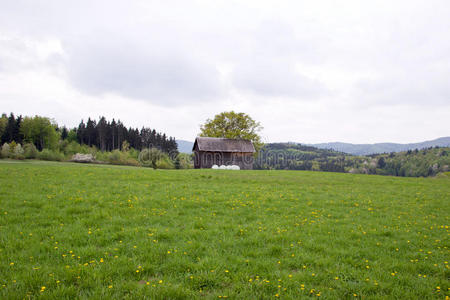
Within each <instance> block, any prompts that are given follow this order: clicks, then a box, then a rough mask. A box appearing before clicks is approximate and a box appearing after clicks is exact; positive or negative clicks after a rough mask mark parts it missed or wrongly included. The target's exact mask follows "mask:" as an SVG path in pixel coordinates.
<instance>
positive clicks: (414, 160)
mask: <svg viewBox="0 0 450 300" xmlns="http://www.w3.org/2000/svg"><path fill="white" fill-rule="evenodd" d="M449 153H450V148H448V147H447V148H439V147H435V148H427V149H422V150H417V149H416V150H409V151H405V152H399V153H394V152H392V153H390V154H376V155H371V156H354V155H349V154H345V153H342V152H337V151H333V150H326V149H318V148H315V147H312V146H304V145H300V144H294V143H277V144H266V145H265V147H264V148H263V150H262V151H261V153H260V155H259V157H258V158H257V159H256V160H255V164H254V167H255V169H275V170H312V171H326V172H350V173H362V174H379V175H394V176H408V177H420V176H424V177H426V176H434V175H436V174H438V173H441V172H448V171H450V156H449Z"/></svg>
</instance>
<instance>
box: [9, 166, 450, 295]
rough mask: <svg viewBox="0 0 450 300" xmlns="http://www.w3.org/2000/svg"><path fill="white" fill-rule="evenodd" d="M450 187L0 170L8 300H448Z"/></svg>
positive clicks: (437, 182) (291, 175) (361, 180)
mask: <svg viewBox="0 0 450 300" xmlns="http://www.w3.org/2000/svg"><path fill="white" fill-rule="evenodd" d="M449 216H450V176H442V177H441V178H400V177H386V176H371V175H353V174H341V173H323V172H304V171H226V170H152V169H147V168H134V167H119V166H105V165H83V164H73V163H52V162H39V161H25V162H18V161H15V162H14V161H0V299H24V298H25V299H28V298H42V299H74V298H81V299H83V298H92V299H110V298H111V299H112V298H115V299H136V298H137V299H142V298H148V299H221V298H229V299H269V298H277V297H279V298H282V299H299V298H308V297H314V298H325V299H389V298H399V299H445V298H446V296H449V295H450V293H449V288H450V283H449V278H450V270H449V268H450V267H449V265H448V261H449V260H450V255H449V254H450V251H449V228H448V225H449Z"/></svg>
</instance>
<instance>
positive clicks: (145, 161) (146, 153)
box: [139, 148, 163, 169]
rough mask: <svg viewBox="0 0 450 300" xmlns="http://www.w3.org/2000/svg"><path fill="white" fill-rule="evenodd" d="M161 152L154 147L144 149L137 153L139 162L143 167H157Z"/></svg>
mask: <svg viewBox="0 0 450 300" xmlns="http://www.w3.org/2000/svg"><path fill="white" fill-rule="evenodd" d="M162 154H163V153H162V152H161V151H160V150H158V149H156V148H150V149H144V150H142V151H141V153H140V154H139V162H140V163H141V165H143V166H144V167H152V168H153V169H156V168H157V164H156V163H157V162H158V161H159V160H160V159H161V156H162Z"/></svg>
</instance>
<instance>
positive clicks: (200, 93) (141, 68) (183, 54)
mask: <svg viewBox="0 0 450 300" xmlns="http://www.w3.org/2000/svg"><path fill="white" fill-rule="evenodd" d="M141 41H142V42H140V41H138V39H128V38H118V37H111V36H108V37H103V38H101V39H98V38H91V39H88V40H86V39H83V40H80V41H78V42H77V43H69V44H67V45H66V47H67V54H68V58H67V59H68V63H67V69H68V75H69V79H70V81H71V82H72V84H73V85H74V86H75V87H77V88H78V89H80V90H82V91H84V92H86V93H90V94H101V93H117V94H120V95H122V96H125V97H130V98H137V99H142V100H147V101H150V102H152V103H156V104H160V105H173V104H177V105H180V104H188V103H191V102H193V101H194V102H196V101H215V100H217V98H218V97H220V95H221V94H222V92H223V91H222V86H221V82H220V78H219V73H218V71H217V69H216V68H215V66H214V65H212V64H208V63H207V62H204V61H202V60H201V59H200V58H198V57H195V56H194V55H191V53H190V51H189V49H186V48H183V46H182V45H181V44H180V45H177V44H176V43H175V44H173V43H171V42H167V41H165V40H161V39H160V40H156V41H152V39H151V37H145V38H144V37H143V39H142V40H141ZM186 102H188V103H186Z"/></svg>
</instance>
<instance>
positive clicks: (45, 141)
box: [20, 116, 60, 150]
mask: <svg viewBox="0 0 450 300" xmlns="http://www.w3.org/2000/svg"><path fill="white" fill-rule="evenodd" d="M20 132H21V134H22V135H23V137H24V140H25V141H26V142H30V143H34V144H35V145H36V147H37V148H38V149H40V150H42V149H44V148H48V149H56V147H57V146H58V141H59V137H60V134H59V133H58V132H57V131H56V125H55V124H53V123H52V122H51V121H50V119H49V118H45V117H40V116H35V117H32V118H31V117H25V118H24V119H23V121H22V124H21V126H20Z"/></svg>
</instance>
